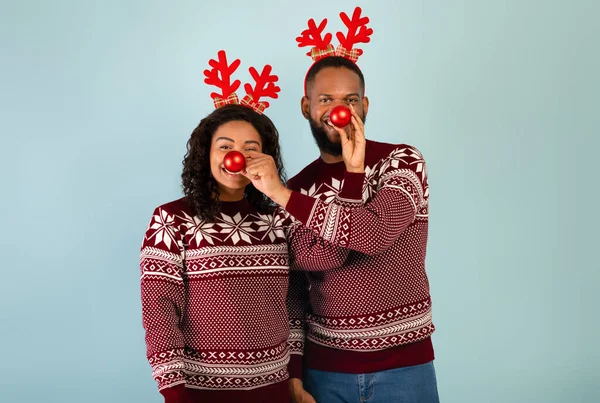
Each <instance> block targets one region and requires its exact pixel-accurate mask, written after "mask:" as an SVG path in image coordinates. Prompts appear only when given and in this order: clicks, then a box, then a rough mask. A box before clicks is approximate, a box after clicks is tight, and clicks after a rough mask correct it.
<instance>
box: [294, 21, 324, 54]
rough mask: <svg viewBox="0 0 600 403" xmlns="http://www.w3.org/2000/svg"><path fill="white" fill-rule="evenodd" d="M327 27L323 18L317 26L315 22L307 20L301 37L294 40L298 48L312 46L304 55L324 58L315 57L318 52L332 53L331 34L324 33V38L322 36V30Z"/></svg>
mask: <svg viewBox="0 0 600 403" xmlns="http://www.w3.org/2000/svg"><path fill="white" fill-rule="evenodd" d="M326 26H327V18H325V19H324V20H323V21H321V23H320V24H319V26H317V24H316V23H315V20H314V19H313V18H311V19H310V20H308V28H307V29H305V30H304V31H302V34H301V36H298V37H297V38H296V41H297V42H298V47H299V48H301V47H305V46H312V49H311V50H310V51H309V52H307V53H306V55H307V56H311V55H312V56H313V59H314V58H315V56H325V54H320V55H316V53H318V52H321V53H323V52H325V51H333V46H332V45H331V39H332V37H333V36H332V35H331V33H329V32H328V33H326V34H325V36H324V37H323V36H322V33H323V30H324V29H325V27H326Z"/></svg>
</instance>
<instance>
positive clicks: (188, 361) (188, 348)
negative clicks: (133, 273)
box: [140, 199, 342, 402]
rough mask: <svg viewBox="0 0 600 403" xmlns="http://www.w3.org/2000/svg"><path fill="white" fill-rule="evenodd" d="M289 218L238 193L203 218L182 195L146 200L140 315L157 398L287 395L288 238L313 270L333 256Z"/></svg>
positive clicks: (271, 398)
mask: <svg viewBox="0 0 600 403" xmlns="http://www.w3.org/2000/svg"><path fill="white" fill-rule="evenodd" d="M298 224H299V223H298V222H295V221H294V220H293V219H291V218H290V216H289V214H287V213H286V212H285V211H284V210H283V209H278V210H276V212H275V213H273V214H260V213H258V212H257V211H256V210H255V209H254V208H253V207H252V206H251V205H250V204H249V203H248V202H247V200H246V199H244V200H241V201H239V202H223V203H222V207H221V209H220V211H219V213H218V214H217V217H216V218H215V220H212V221H210V222H206V221H203V220H201V219H199V218H198V217H197V216H194V215H193V214H192V213H191V210H190V208H189V206H188V205H187V203H186V202H185V200H184V199H179V200H176V201H173V202H170V203H168V204H164V205H162V206H160V207H158V208H156V209H155V211H154V213H153V215H152V218H151V220H150V223H149V224H148V227H147V230H146V233H145V236H144V239H143V244H142V247H141V256H140V269H141V297H142V317H143V326H144V329H145V332H146V336H145V340H146V346H147V358H148V360H149V363H150V365H151V367H152V375H153V377H154V379H155V380H156V382H157V383H158V389H159V391H160V392H161V393H162V394H163V395H164V396H165V398H166V401H167V402H187V401H190V400H189V399H193V401H219V402H229V401H232V402H234V401H235V402H238V401H244V402H262V401H265V402H289V392H288V387H287V382H286V380H287V379H288V378H289V372H288V363H289V350H290V348H289V344H288V343H291V344H293V343H294V342H293V341H291V340H288V339H289V335H290V332H289V325H288V312H287V308H286V295H287V292H288V277H289V259H288V248H294V249H295V250H297V252H295V253H294V260H295V261H296V262H298V263H299V264H302V265H307V266H310V267H313V268H315V270H326V269H328V268H331V267H336V266H338V265H340V264H341V263H342V260H341V259H342V255H341V254H340V253H339V251H338V250H337V248H335V247H332V245H330V244H329V243H328V242H325V241H323V240H321V239H318V238H317V237H316V235H315V233H314V232H312V231H311V230H310V229H308V228H305V227H302V226H299V225H298ZM296 347H297V346H296Z"/></svg>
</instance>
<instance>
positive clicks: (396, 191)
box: [281, 146, 429, 255]
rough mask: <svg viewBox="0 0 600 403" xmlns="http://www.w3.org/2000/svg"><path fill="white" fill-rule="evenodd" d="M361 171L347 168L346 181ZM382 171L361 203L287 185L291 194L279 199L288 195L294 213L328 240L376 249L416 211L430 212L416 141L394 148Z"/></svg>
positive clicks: (392, 238) (288, 205)
mask: <svg viewBox="0 0 600 403" xmlns="http://www.w3.org/2000/svg"><path fill="white" fill-rule="evenodd" d="M357 175H358V176H359V177H360V176H361V175H364V174H358V173H350V172H347V173H346V178H345V180H344V186H346V180H347V179H350V181H356V180H358V179H359V178H357V177H356V176H357ZM378 177H379V178H378V179H379V180H378V183H377V190H376V193H375V195H374V196H373V197H372V199H371V200H370V201H369V202H368V203H365V204H363V205H361V206H354V207H348V206H346V205H344V203H341V202H340V200H339V199H336V200H334V201H332V202H331V203H324V202H323V201H321V200H318V199H315V198H312V197H309V196H307V195H304V194H301V193H299V192H293V191H290V190H287V189H286V190H287V192H289V198H286V197H285V196H282V197H281V199H283V200H285V199H287V203H286V204H285V209H286V210H287V211H288V212H289V213H290V214H291V215H293V216H294V217H295V218H296V219H297V220H298V221H300V222H302V223H303V224H304V225H305V226H306V227H308V228H310V229H311V230H312V231H314V232H315V233H316V234H317V235H318V236H319V237H321V238H323V239H324V240H326V241H329V242H331V243H332V244H333V245H336V246H340V247H343V248H348V249H351V250H355V251H358V252H361V253H365V254H367V255H377V254H380V253H382V252H384V251H385V250H387V248H389V247H390V246H391V245H392V244H393V243H394V242H395V241H396V239H397V238H398V237H399V236H400V235H401V234H402V232H403V231H404V230H405V229H406V228H407V227H408V226H409V225H410V224H411V223H412V222H413V221H414V220H415V218H416V217H417V216H418V215H423V216H425V215H426V214H427V208H428V199H429V188H428V184H427V174H426V165H425V160H424V159H423V157H422V155H421V153H420V152H419V151H418V150H416V149H415V148H413V147H409V146H401V147H397V148H396V149H394V150H393V151H392V152H391V153H390V154H389V155H388V156H387V157H386V159H385V160H383V161H382V163H381V165H380V169H379V174H378ZM363 178H364V176H363ZM350 181H349V182H350ZM343 193H344V190H343V189H342V191H341V192H340V194H343ZM349 193H350V194H352V192H349Z"/></svg>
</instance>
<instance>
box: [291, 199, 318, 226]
mask: <svg viewBox="0 0 600 403" xmlns="http://www.w3.org/2000/svg"><path fill="white" fill-rule="evenodd" d="M317 201H318V200H317V199H315V198H313V197H310V196H307V195H305V194H302V193H300V192H297V191H295V190H294V191H292V195H291V196H290V200H289V201H288V202H287V204H286V206H285V209H286V210H287V212H288V213H290V214H291V215H293V216H294V217H295V218H296V220H298V221H300V222H301V223H302V224H304V225H306V223H307V222H308V219H309V217H310V213H311V212H312V210H313V208H314V205H315V203H317Z"/></svg>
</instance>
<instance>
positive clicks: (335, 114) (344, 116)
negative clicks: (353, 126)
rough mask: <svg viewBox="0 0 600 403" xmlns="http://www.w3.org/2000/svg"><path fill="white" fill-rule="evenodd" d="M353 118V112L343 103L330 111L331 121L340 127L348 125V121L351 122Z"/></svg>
mask: <svg viewBox="0 0 600 403" xmlns="http://www.w3.org/2000/svg"><path fill="white" fill-rule="evenodd" d="M351 119H352V113H351V112H350V109H348V108H346V107H345V106H343V105H338V106H336V107H334V108H333V109H332V110H331V112H330V113H329V120H331V123H333V124H334V125H335V126H337V127H339V128H342V127H346V126H348V123H350V120H351Z"/></svg>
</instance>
